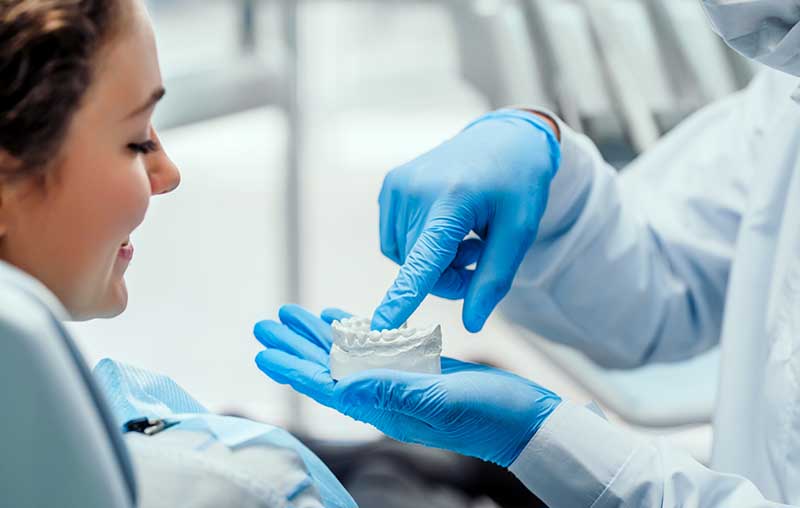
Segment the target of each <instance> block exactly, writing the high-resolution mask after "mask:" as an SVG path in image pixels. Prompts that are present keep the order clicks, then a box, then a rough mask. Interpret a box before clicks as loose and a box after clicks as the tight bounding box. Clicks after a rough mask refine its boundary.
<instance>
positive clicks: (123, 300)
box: [87, 278, 128, 319]
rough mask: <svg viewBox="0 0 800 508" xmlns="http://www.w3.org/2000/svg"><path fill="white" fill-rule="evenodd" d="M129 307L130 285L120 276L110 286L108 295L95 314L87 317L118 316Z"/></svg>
mask: <svg viewBox="0 0 800 508" xmlns="http://www.w3.org/2000/svg"><path fill="white" fill-rule="evenodd" d="M126 308H128V287H127V286H126V285H125V279H124V278H120V279H119V280H118V281H116V282H114V283H113V284H112V286H111V287H110V288H109V290H108V293H107V294H106V297H105V298H104V299H103V301H102V302H101V304H100V305H99V306H98V309H97V311H96V312H94V315H93V316H91V317H89V318H87V319H109V318H113V317H117V316H119V315H120V314H122V313H123V312H125V309H126Z"/></svg>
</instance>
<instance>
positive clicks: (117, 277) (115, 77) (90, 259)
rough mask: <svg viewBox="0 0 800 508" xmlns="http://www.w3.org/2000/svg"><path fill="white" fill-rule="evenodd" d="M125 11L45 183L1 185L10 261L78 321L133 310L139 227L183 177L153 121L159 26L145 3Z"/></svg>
mask: <svg viewBox="0 0 800 508" xmlns="http://www.w3.org/2000/svg"><path fill="white" fill-rule="evenodd" d="M126 1H128V0H126ZM124 11H125V13H126V14H125V15H126V16H127V17H129V18H131V19H128V18H127V17H126V19H125V21H124V22H123V23H122V26H123V27H124V28H123V29H122V31H121V33H119V34H118V35H116V36H115V37H114V38H113V40H111V41H110V42H109V43H107V45H106V47H105V48H104V49H102V50H101V52H100V54H99V55H98V58H97V60H96V67H95V76H94V80H93V83H92V86H91V87H90V88H89V90H87V93H86V95H85V96H84V99H83V102H82V105H81V107H80V109H79V110H78V111H77V113H76V114H75V115H74V117H73V118H72V121H71V124H70V127H69V130H68V133H67V136H66V139H65V141H64V144H63V146H62V149H61V151H60V156H59V157H58V158H57V160H55V161H53V165H52V167H51V168H49V169H48V170H47V171H45V173H44V177H43V181H41V180H36V179H35V178H30V179H28V180H24V179H23V180H20V181H19V182H12V183H6V184H3V185H0V258H1V259H3V260H5V261H7V262H9V263H11V264H13V265H15V266H17V267H19V268H21V269H22V270H24V271H26V272H28V273H29V274H31V275H33V276H34V277H36V278H37V279H39V280H40V281H41V282H43V283H44V284H45V285H46V286H47V287H49V288H50V290H52V291H53V292H54V293H55V294H56V296H58V298H59V299H60V300H61V302H62V303H63V304H64V306H65V307H66V308H67V310H68V311H69V312H70V313H71V314H72V316H73V318H75V319H91V318H95V317H111V316H115V315H117V314H119V313H121V312H122V311H123V310H125V307H126V305H127V301H128V294H127V289H126V287H125V280H124V275H125V270H126V269H127V267H128V264H129V263H130V261H131V258H132V257H133V246H132V245H131V243H130V235H131V232H132V231H133V230H134V229H136V227H137V226H138V225H139V224H141V222H142V220H143V219H144V216H145V212H146V211H147V207H148V204H149V201H150V196H151V195H155V194H164V193H167V192H170V191H172V190H173V189H175V188H176V187H177V186H178V183H179V181H180V174H179V172H178V169H177V168H176V167H175V165H174V164H173V163H172V162H171V161H170V160H169V158H168V157H167V155H166V154H165V153H164V151H163V148H162V147H161V146H160V144H159V141H158V138H157V136H156V133H155V131H154V130H153V128H152V126H151V124H150V118H151V115H152V112H153V108H154V106H155V103H156V102H157V100H158V99H159V98H160V97H161V96H162V95H163V92H164V91H163V86H162V82H161V74H160V71H159V67H158V58H157V54H156V46H155V38H154V36H153V32H152V28H151V24H150V21H149V18H148V16H147V14H146V12H145V10H144V8H143V7H142V5H141V4H140V2H139V0H130V8H126V9H124Z"/></svg>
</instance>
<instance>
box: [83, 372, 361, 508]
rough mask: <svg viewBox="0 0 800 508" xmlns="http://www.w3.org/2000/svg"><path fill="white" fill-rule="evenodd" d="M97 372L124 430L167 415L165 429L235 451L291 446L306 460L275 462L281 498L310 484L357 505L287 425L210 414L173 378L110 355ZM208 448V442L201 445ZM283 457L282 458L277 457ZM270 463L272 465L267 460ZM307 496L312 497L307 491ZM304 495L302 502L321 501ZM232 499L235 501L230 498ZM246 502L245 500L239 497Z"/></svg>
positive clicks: (329, 506)
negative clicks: (141, 420)
mask: <svg viewBox="0 0 800 508" xmlns="http://www.w3.org/2000/svg"><path fill="white" fill-rule="evenodd" d="M94 377H95V379H96V381H97V383H98V384H99V385H100V388H101V389H102V391H103V392H104V393H105V394H106V397H107V399H108V400H109V402H110V406H111V410H112V412H113V413H114V417H115V419H116V421H117V425H118V426H119V428H120V430H122V431H124V430H125V424H126V423H127V422H130V421H132V420H135V419H139V418H142V417H146V418H152V419H158V420H163V421H164V422H166V423H167V424H168V425H172V426H170V427H169V429H168V430H167V431H166V432H174V431H193V432H198V433H202V434H205V435H208V436H211V438H212V440H213V441H215V442H219V443H222V444H223V445H224V446H225V447H227V448H228V449H230V450H237V449H241V448H246V447H252V446H267V447H274V448H278V449H287V450H292V451H293V452H294V453H296V454H297V456H298V457H299V458H300V459H301V460H302V465H300V466H299V467H298V466H294V467H292V466H291V465H289V464H286V463H285V461H281V462H280V463H278V462H277V461H276V463H275V464H273V466H274V467H280V468H281V469H282V471H280V475H281V478H280V481H278V482H275V483H273V484H272V485H269V487H270V488H271V489H273V490H274V491H275V492H271V493H270V495H274V496H278V497H283V499H277V500H276V502H279V503H281V504H282V503H286V505H287V506H289V505H291V504H293V502H294V501H295V500H296V499H295V498H296V497H297V496H299V495H300V494H303V493H304V492H306V491H308V490H309V489H316V491H317V492H318V493H319V498H320V499H321V500H322V502H323V505H324V506H325V507H326V508H355V506H356V504H355V501H354V500H353V498H352V497H351V496H350V494H348V493H347V491H346V490H345V488H344V487H343V486H342V485H341V483H339V481H338V480H337V479H336V477H335V476H334V475H333V473H331V472H330V470H329V469H328V468H327V466H325V464H323V463H322V461H321V460H320V459H319V458H318V457H317V456H316V455H314V453H313V452H311V451H310V450H309V449H308V448H306V447H305V446H304V445H303V444H302V443H300V441H298V440H297V439H296V438H294V437H293V436H292V435H291V434H289V433H288V432H286V431H285V430H283V429H280V428H278V427H274V426H272V425H267V424H264V423H258V422H254V421H251V420H246V419H244V418H235V417H230V416H220V415H215V414H212V413H209V412H208V410H207V409H206V408H205V407H203V406H202V405H201V404H200V403H199V402H197V401H196V400H195V399H193V398H192V397H191V396H190V395H189V394H188V393H186V392H185V391H184V390H183V389H182V388H181V387H180V386H179V385H178V384H177V383H175V381H173V380H172V379H170V378H168V377H166V376H163V375H159V374H154V373H152V372H148V371H146V370H143V369H139V368H136V367H132V366H130V365H126V364H124V363H120V362H115V361H113V360H109V359H105V360H101V361H100V363H98V365H97V366H96V367H95V369H94ZM202 446H203V448H206V447H208V446H209V444H208V443H203V444H202ZM278 458H279V459H281V460H282V457H278ZM262 465H263V466H264V467H267V466H268V464H262ZM251 483H252V490H253V491H254V492H257V496H261V497H264V496H265V495H266V494H265V492H266V490H267V489H266V487H265V486H264V485H258V482H256V481H255V480H254V481H252V482H251ZM306 497H308V496H306ZM311 498H312V499H310V500H309V499H305V500H304V501H303V506H311V505H316V504H315V503H314V502H313V500H314V499H315V498H316V493H313V494H312V496H311ZM230 501H231V502H233V501H234V500H233V499H231V500H230ZM240 502H241V501H240Z"/></svg>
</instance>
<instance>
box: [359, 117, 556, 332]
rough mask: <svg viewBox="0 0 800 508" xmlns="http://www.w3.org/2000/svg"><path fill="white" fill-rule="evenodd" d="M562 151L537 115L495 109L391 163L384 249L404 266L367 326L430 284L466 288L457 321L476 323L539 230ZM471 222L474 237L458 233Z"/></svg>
mask: <svg viewBox="0 0 800 508" xmlns="http://www.w3.org/2000/svg"><path fill="white" fill-rule="evenodd" d="M560 159H561V149H560V146H559V143H558V140H557V139H556V137H555V135H554V134H553V130H552V127H551V126H550V125H549V124H548V123H547V122H546V121H545V120H544V119H543V118H541V117H539V116H537V115H534V114H532V113H526V112H523V111H517V110H500V111H496V112H494V113H490V114H488V115H485V116H483V117H481V118H479V119H478V120H476V121H475V122H474V123H472V124H471V125H470V126H468V127H467V128H466V129H464V130H463V131H462V132H461V133H460V134H458V135H457V136H455V137H454V138H453V139H451V140H449V141H447V142H445V143H444V144H442V145H440V146H438V147H437V148H434V149H433V150H431V151H430V152H428V153H426V154H424V155H422V156H421V157H419V158H417V159H415V160H413V161H411V162H409V163H407V164H405V165H403V166H400V167H399V168H396V169H394V170H392V171H391V172H390V173H389V174H388V175H387V176H386V179H385V180H384V182H383V188H382V190H381V194H380V198H379V203H380V237H381V251H382V252H383V253H384V255H386V256H387V257H389V258H390V259H392V260H393V261H394V262H396V263H397V264H399V265H401V267H400V272H399V274H398V276H397V278H396V280H395V282H394V284H393V285H392V286H391V288H390V289H389V290H388V292H387V293H386V296H385V297H384V299H383V302H382V303H381V305H380V306H379V307H378V308H377V309H376V310H375V314H374V315H373V318H372V328H373V329H375V330H383V329H390V328H398V327H399V326H401V325H402V324H403V323H404V322H405V321H406V320H407V319H408V318H409V316H410V315H411V314H412V313H413V312H414V311H415V310H416V309H417V307H418V306H419V304H420V303H422V300H423V299H424V298H425V297H426V296H427V295H428V293H433V294H435V295H437V296H441V297H443V298H448V299H453V300H457V299H462V298H463V299H464V309H463V321H464V326H465V327H466V329H467V330H469V331H471V332H477V331H479V330H480V329H481V328H482V327H483V325H484V323H485V322H486V319H487V318H488V317H489V314H490V313H491V312H492V311H493V310H494V308H495V306H496V305H497V304H498V303H499V302H500V300H501V299H502V298H503V297H504V296H505V295H506V293H508V290H509V289H510V287H511V283H512V281H513V279H514V275H515V274H516V272H517V269H518V268H519V265H520V263H521V262H522V260H523V258H524V257H525V253H526V252H527V251H528V249H529V248H530V246H531V244H532V243H533V241H534V240H535V238H536V233H537V231H538V227H539V222H540V220H541V218H542V215H543V214H544V210H545V206H546V203H547V195H548V190H549V188H550V182H551V180H552V179H553V177H554V176H555V174H556V170H557V169H558V166H559V164H560ZM471 231H472V232H474V233H476V234H477V235H478V236H479V238H471V239H466V240H465V237H466V236H467V235H468V234H469V233H470V232H471ZM476 262H477V267H476V269H475V270H474V271H473V270H470V269H468V268H467V267H468V266H470V265H471V264H473V263H476Z"/></svg>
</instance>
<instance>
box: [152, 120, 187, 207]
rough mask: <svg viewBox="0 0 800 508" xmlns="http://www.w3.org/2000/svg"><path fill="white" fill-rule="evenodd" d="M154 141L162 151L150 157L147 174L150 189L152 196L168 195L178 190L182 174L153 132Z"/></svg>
mask: <svg viewBox="0 0 800 508" xmlns="http://www.w3.org/2000/svg"><path fill="white" fill-rule="evenodd" d="M152 136H153V139H154V140H155V141H156V143H158V145H159V147H160V150H159V151H158V152H156V153H154V154H152V156H151V157H150V160H148V161H147V162H148V165H147V173H148V176H149V177H150V189H151V192H152V194H153V195H154V196H155V195H158V194H167V193H169V192H172V191H174V190H175V189H176V188H178V185H180V183H181V173H180V171H179V170H178V167H177V166H176V165H175V163H173V162H172V161H171V160H170V158H169V156H167V153H166V152H165V151H164V147H163V145H161V141H160V140H159V139H158V134H156V132H155V130H153V131H152Z"/></svg>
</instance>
